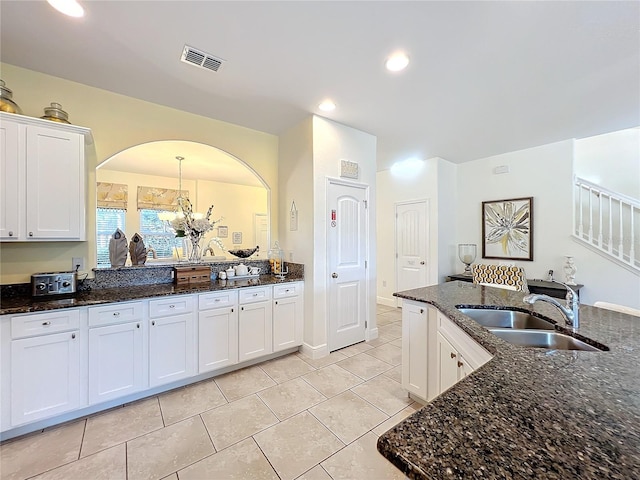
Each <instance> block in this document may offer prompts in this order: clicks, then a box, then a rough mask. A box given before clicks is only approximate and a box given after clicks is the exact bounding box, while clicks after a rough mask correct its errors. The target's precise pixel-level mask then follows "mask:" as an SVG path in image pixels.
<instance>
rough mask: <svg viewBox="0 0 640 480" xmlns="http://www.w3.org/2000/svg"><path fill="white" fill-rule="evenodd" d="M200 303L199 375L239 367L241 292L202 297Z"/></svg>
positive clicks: (217, 293)
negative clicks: (239, 294) (230, 366)
mask: <svg viewBox="0 0 640 480" xmlns="http://www.w3.org/2000/svg"><path fill="white" fill-rule="evenodd" d="M198 303H199V305H200V311H199V312H198V373H204V372H210V371H212V370H216V369H218V368H222V367H227V366H229V365H234V364H236V363H238V292H237V291H224V292H216V293H206V294H201V295H200V296H199V298H198ZM212 307H215V308H212Z"/></svg>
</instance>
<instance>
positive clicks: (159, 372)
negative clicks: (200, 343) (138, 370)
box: [149, 296, 196, 387]
mask: <svg viewBox="0 0 640 480" xmlns="http://www.w3.org/2000/svg"><path fill="white" fill-rule="evenodd" d="M193 304H194V297H193V296H182V297H180V296H176V297H169V298H166V299H162V300H151V301H149V317H150V320H149V322H150V325H149V386H150V387H155V386H158V385H162V384H165V383H169V382H173V381H176V380H181V379H183V378H187V377H190V376H193V375H195V373H196V372H195V370H196V369H195V363H196V362H195V357H196V339H195V335H194V331H195V329H194V323H195V322H194V316H195V311H194V305H193ZM151 312H156V314H155V315H153V314H151ZM166 312H168V313H166ZM173 312H175V313H173Z"/></svg>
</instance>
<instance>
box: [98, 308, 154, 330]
mask: <svg viewBox="0 0 640 480" xmlns="http://www.w3.org/2000/svg"><path fill="white" fill-rule="evenodd" d="M141 319H142V302H130V303H112V304H109V305H105V306H102V307H90V308H89V327H90V328H91V327H101V326H103V325H112V324H114V323H125V322H132V321H134V320H141Z"/></svg>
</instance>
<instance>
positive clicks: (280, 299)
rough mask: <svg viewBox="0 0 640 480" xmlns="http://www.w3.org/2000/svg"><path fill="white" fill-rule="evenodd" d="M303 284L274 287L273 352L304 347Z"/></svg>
mask: <svg viewBox="0 0 640 480" xmlns="http://www.w3.org/2000/svg"><path fill="white" fill-rule="evenodd" d="M302 290H303V283H302V282H296V283H292V284H286V285H276V286H274V287H273V351H274V352H279V351H281V350H286V349H287V348H291V347H297V346H299V345H302V333H303V332H302V329H303V327H304V310H303V302H302V293H303V292H302Z"/></svg>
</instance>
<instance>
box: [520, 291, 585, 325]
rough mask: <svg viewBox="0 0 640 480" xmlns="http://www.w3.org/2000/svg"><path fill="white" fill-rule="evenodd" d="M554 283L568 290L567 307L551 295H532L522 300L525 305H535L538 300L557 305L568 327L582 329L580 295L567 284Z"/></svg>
mask: <svg viewBox="0 0 640 480" xmlns="http://www.w3.org/2000/svg"><path fill="white" fill-rule="evenodd" d="M553 282H554V283H559V284H560V285H562V286H564V287H565V288H566V289H567V297H566V299H567V305H566V306H565V305H562V304H561V303H560V302H558V301H557V300H556V299H555V298H553V297H550V296H549V295H541V294H530V295H527V296H525V297H524V298H523V299H522V300H523V301H524V303H528V304H530V305H533V304H534V303H536V302H537V301H538V300H541V301H543V302H547V303H550V304H551V305H555V306H556V307H558V309H560V311H561V312H562V314H563V315H564V320H565V323H566V324H567V325H568V326H570V327H573V330H577V329H578V327H580V301H579V299H578V294H577V293H576V292H575V291H574V290H573V289H572V288H571V287H570V286H569V285H567V284H566V283H562V282H558V281H557V280H554V281H553Z"/></svg>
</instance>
